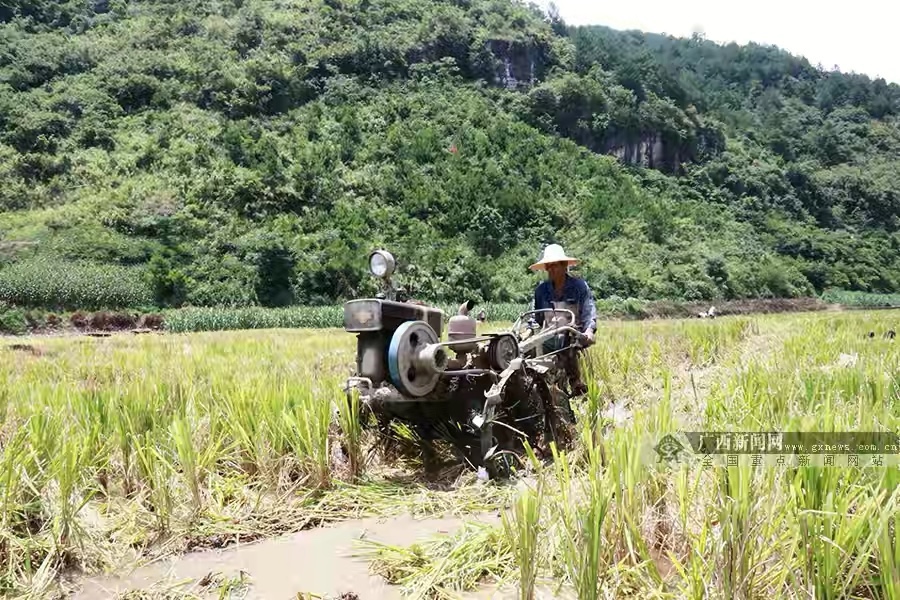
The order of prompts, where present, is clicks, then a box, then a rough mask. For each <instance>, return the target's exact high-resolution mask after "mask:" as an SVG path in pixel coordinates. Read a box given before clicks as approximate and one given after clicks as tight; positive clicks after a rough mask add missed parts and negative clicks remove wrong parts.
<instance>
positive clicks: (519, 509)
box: [503, 480, 543, 600]
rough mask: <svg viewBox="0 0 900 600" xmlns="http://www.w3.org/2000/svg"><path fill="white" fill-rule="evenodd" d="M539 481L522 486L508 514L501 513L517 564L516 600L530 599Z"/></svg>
mask: <svg viewBox="0 0 900 600" xmlns="http://www.w3.org/2000/svg"><path fill="white" fill-rule="evenodd" d="M542 502H543V484H542V481H541V480H539V481H538V484H537V486H536V487H534V488H533V487H531V486H529V485H526V486H525V487H524V489H523V490H522V491H521V492H520V493H519V494H518V495H517V496H516V499H515V500H514V501H513V505H512V517H510V516H509V514H508V513H504V515H503V526H504V530H505V531H506V535H507V537H508V538H509V539H510V540H511V541H512V547H513V554H514V556H515V560H516V563H517V565H518V567H519V600H533V599H534V589H535V582H536V580H537V567H538V560H539V554H540V551H539V548H538V539H539V537H540V526H539V523H540V518H541V504H542Z"/></svg>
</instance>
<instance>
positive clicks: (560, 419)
mask: <svg viewBox="0 0 900 600" xmlns="http://www.w3.org/2000/svg"><path fill="white" fill-rule="evenodd" d="M395 266H396V263H395V261H394V257H393V256H392V255H391V254H390V253H389V252H387V251H385V250H376V251H374V252H372V253H371V254H370V255H369V269H370V271H371V273H372V275H374V276H376V277H378V278H379V279H380V280H381V284H382V285H381V287H382V291H381V292H379V293H378V294H376V297H375V298H363V299H357V300H350V301H349V302H347V303H345V305H344V328H345V329H346V330H347V331H348V332H351V333H355V334H356V337H357V345H356V368H355V373H354V375H353V376H351V377H350V378H349V379H348V380H347V382H346V385H345V391H346V393H347V400H348V402H349V401H351V400H352V397H351V394H352V393H353V392H354V390H356V391H358V393H359V401H360V415H361V418H363V419H364V422H368V421H369V420H370V418H371V417H373V416H374V418H375V421H376V422H377V426H378V430H379V432H380V434H381V435H387V436H389V435H390V426H391V423H392V422H400V423H403V424H405V425H407V426H408V427H409V429H410V430H411V431H413V432H414V433H415V434H416V437H417V438H418V440H419V441H420V443H421V444H422V447H423V450H424V451H425V452H426V456H428V455H429V454H430V453H432V452H433V451H434V446H433V443H434V442H435V441H437V440H444V441H447V442H449V443H450V444H451V447H452V448H453V449H454V450H455V451H456V453H457V454H458V455H459V456H460V457H461V458H462V459H463V460H464V461H466V462H467V463H468V464H469V466H471V467H472V468H479V467H481V468H484V470H485V471H487V472H488V473H489V474H490V475H491V476H494V477H502V476H505V475H507V474H508V473H509V472H510V468H511V467H512V466H513V464H514V462H515V461H518V460H520V459H521V456H522V453H523V452H524V450H525V446H524V442H525V441H526V440H527V441H528V443H529V445H530V446H531V447H532V448H533V449H534V450H535V451H536V452H537V453H539V454H540V453H547V452H549V443H550V442H551V441H555V442H556V444H557V446H560V447H564V446H566V445H567V440H568V438H569V436H568V428H569V427H570V426H571V425H573V424H574V421H575V416H574V414H573V412H572V409H571V405H570V399H571V396H572V394H571V391H569V389H568V387H567V380H566V377H565V366H566V364H567V363H566V361H573V360H577V356H576V354H575V352H576V350H577V348H578V347H579V343H580V342H581V341H582V338H581V333H580V332H579V331H578V330H577V329H575V328H574V327H573V326H572V324H573V323H574V322H575V315H574V314H573V313H572V311H570V310H566V309H562V310H561V309H546V310H542V311H534V310H532V311H527V312H524V313H522V314H521V315H520V316H519V318H518V319H517V320H516V322H515V324H514V325H513V326H512V328H511V329H510V330H508V331H501V332H497V333H485V334H483V335H478V333H477V321H476V319H475V318H474V317H472V316H470V312H471V311H472V309H473V308H474V307H475V303H474V302H472V301H466V302H463V303H462V304H461V305H460V306H459V309H458V311H457V314H456V315H454V316H452V317H450V318H449V320H448V321H447V335H446V339H442V338H443V336H444V313H443V311H441V310H440V309H438V308H435V307H431V306H427V305H423V304H421V303H418V302H413V301H411V300H410V299H409V298H407V297H406V294H405V292H404V290H403V289H402V288H397V287H395V285H394V283H393V280H392V277H391V276H392V274H393V273H394V269H395ZM539 312H541V313H552V314H549V315H545V318H544V319H543V321H544V324H543V326H538V325H537V323H536V321H535V319H534V316H535V315H536V314H537V313H539Z"/></svg>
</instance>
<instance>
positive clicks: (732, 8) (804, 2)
mask: <svg viewBox="0 0 900 600" xmlns="http://www.w3.org/2000/svg"><path fill="white" fill-rule="evenodd" d="M555 2H556V5H557V7H558V8H559V12H560V14H561V15H562V18H563V20H565V22H566V23H568V24H569V25H606V26H607V27H612V28H614V29H640V30H642V31H647V32H652V33H666V34H670V35H675V36H685V37H687V36H690V35H691V33H692V32H693V31H695V30H696V31H702V32H703V33H704V34H705V35H706V38H707V39H709V40H711V41H715V42H721V43H728V42H732V41H734V42H737V43H747V42H750V41H752V42H756V43H760V44H774V45H776V46H779V47H780V48H783V49H784V50H787V51H789V52H791V53H792V54H797V55H800V56H805V57H806V58H807V59H808V60H809V61H810V62H811V63H812V64H813V65H816V64H818V63H821V64H822V66H823V67H824V68H826V69H831V68H833V67H834V66H835V65H837V66H838V67H839V68H840V70H841V71H843V72H845V73H849V72H851V71H855V72H857V73H865V74H866V75H868V76H869V77H871V78H873V79H875V78H877V77H884V78H885V79H886V80H888V81H889V82H890V81H893V82H895V83H900V36H898V35H897V34H898V27H900V22H898V17H900V3H898V2H897V1H896V0H881V1H878V0H854V1H853V2H841V3H840V4H839V3H837V2H834V0H824V1H821V0H820V1H818V2H816V1H814V0H752V1H751V0H744V1H741V2H735V1H734V0H731V1H728V0H720V1H718V2H717V1H716V0H677V1H671V0H670V1H666V0H641V1H634V0H555ZM538 4H540V5H542V6H547V4H548V0H538Z"/></svg>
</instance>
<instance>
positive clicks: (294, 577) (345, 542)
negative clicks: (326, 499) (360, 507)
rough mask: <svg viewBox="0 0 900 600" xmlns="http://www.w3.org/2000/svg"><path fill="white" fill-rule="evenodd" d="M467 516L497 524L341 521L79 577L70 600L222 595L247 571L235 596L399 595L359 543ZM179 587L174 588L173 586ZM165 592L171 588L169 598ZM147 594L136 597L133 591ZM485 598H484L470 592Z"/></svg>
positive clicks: (425, 531)
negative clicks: (225, 585)
mask: <svg viewBox="0 0 900 600" xmlns="http://www.w3.org/2000/svg"><path fill="white" fill-rule="evenodd" d="M466 521H479V522H483V523H499V517H498V515H497V514H496V513H481V514H478V515H472V516H469V517H466V518H465V519H462V518H456V517H453V518H426V519H414V518H412V517H410V516H403V517H393V518H386V519H379V518H372V519H361V520H355V521H344V522H341V523H338V524H336V525H333V526H323V527H317V528H315V529H309V530H306V531H301V532H299V533H295V534H292V535H285V536H280V537H276V538H269V539H266V540H262V541H259V542H254V543H251V544H246V545H241V546H237V547H231V548H228V549H225V550H209V551H203V552H194V553H190V554H185V555H181V556H176V557H171V558H168V559H165V560H162V561H160V562H157V563H155V564H150V565H147V566H143V567H139V568H138V569H136V570H134V571H132V572H131V573H128V574H122V575H117V576H107V577H93V578H89V579H85V580H82V581H80V582H78V585H79V587H80V588H81V589H80V590H79V591H78V592H76V593H74V594H72V595H71V596H70V598H72V599H73V600H101V599H103V600H108V599H111V598H116V596H117V595H123V597H125V596H124V594H125V593H126V592H131V595H129V596H127V597H128V598H148V599H149V598H178V597H180V596H179V595H178V594H177V592H181V593H182V594H185V595H187V594H192V595H191V596H187V597H201V598H207V597H208V598H217V597H219V594H220V586H219V585H217V582H221V581H222V580H225V579H236V578H238V577H240V575H241V573H242V572H243V574H245V575H246V578H245V582H246V586H247V587H246V589H245V590H242V591H240V592H239V593H238V592H235V593H233V594H232V595H231V596H227V595H226V596H224V597H232V598H244V599H246V600H263V599H265V600H288V599H296V598H298V597H300V598H303V597H304V596H302V595H301V596H298V593H300V594H314V595H313V596H311V597H313V598H316V597H322V598H335V599H336V598H339V597H341V595H342V594H345V596H344V597H345V598H351V597H353V596H352V595H350V594H356V595H357V596H358V597H359V598H360V599H361V600H394V599H397V600H400V599H401V598H402V595H401V593H400V588H399V586H394V585H390V584H388V583H386V581H385V580H384V579H383V578H381V577H380V576H378V575H373V574H370V573H369V567H368V562H367V560H366V559H365V558H362V557H358V558H357V557H354V556H352V555H353V554H355V553H358V552H359V550H360V549H359V548H358V547H357V546H356V544H355V541H356V540H359V539H362V538H365V539H369V540H375V541H378V542H383V543H387V544H391V545H398V546H408V545H410V544H413V543H415V542H417V541H424V540H425V539H427V538H429V537H432V536H434V535H439V534H441V533H453V532H454V531H456V530H457V529H459V528H460V527H461V526H462V525H463V523H465V522H466ZM176 586H177V587H176ZM166 590H171V592H176V593H172V594H171V595H169V596H166V595H165V591H166ZM138 591H141V592H143V596H139V595H137V594H136V592H138ZM473 597H478V598H485V597H487V596H484V595H478V596H473Z"/></svg>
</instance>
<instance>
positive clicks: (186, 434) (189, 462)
mask: <svg viewBox="0 0 900 600" xmlns="http://www.w3.org/2000/svg"><path fill="white" fill-rule="evenodd" d="M169 431H170V435H171V436H172V442H173V444H174V446H175V452H176V455H177V457H178V464H179V467H180V471H181V474H182V476H183V477H184V480H185V483H186V484H187V486H188V489H189V490H190V491H191V500H192V501H193V507H194V512H195V514H196V513H199V512H200V511H201V510H203V496H202V488H203V480H204V478H205V477H206V474H207V472H208V471H209V469H210V467H211V466H212V464H213V462H214V461H215V459H216V456H217V455H218V454H219V451H220V450H221V449H222V446H221V441H220V440H217V439H216V440H209V441H208V442H207V444H206V447H205V448H197V446H196V445H195V440H194V436H193V433H194V432H193V431H192V429H191V427H190V425H189V424H188V422H187V420H186V419H185V418H184V417H179V418H176V419H175V420H173V421H172V423H171V425H170V426H169Z"/></svg>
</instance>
